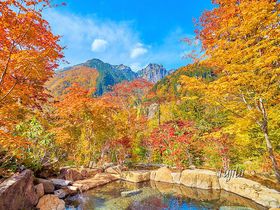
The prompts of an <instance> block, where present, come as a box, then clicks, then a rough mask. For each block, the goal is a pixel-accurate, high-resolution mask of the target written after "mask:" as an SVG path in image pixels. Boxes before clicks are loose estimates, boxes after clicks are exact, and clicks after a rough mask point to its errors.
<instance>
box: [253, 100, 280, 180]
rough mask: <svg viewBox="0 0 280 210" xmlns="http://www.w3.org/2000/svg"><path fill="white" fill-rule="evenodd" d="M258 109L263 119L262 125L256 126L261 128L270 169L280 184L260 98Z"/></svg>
mask: <svg viewBox="0 0 280 210" xmlns="http://www.w3.org/2000/svg"><path fill="white" fill-rule="evenodd" d="M259 108H260V110H261V112H262V116H263V119H262V123H258V124H259V125H260V126H261V129H262V131H263V134H264V138H265V142H266V148H267V151H268V154H269V158H270V160H271V162H272V167H273V170H274V173H275V176H276V179H277V181H278V182H279V183H280V171H279V168H278V165H277V161H276V158H275V156H274V153H273V148H272V144H271V141H270V139H269V136H268V116H267V112H266V108H265V106H264V103H263V100H262V99H261V98H260V99H259Z"/></svg>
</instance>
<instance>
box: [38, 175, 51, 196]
mask: <svg viewBox="0 0 280 210" xmlns="http://www.w3.org/2000/svg"><path fill="white" fill-rule="evenodd" d="M35 183H36V184H43V186H44V192H45V194H50V193H53V192H54V184H53V183H52V182H51V181H50V180H47V179H41V178H36V179H35Z"/></svg>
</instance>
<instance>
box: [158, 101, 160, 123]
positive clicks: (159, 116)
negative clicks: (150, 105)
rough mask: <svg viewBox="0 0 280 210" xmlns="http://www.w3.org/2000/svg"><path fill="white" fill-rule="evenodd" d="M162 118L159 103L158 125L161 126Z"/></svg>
mask: <svg viewBox="0 0 280 210" xmlns="http://www.w3.org/2000/svg"><path fill="white" fill-rule="evenodd" d="M160 117H161V111H160V103H159V104H158V125H160V124H161V119H160Z"/></svg>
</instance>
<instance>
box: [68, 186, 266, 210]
mask: <svg viewBox="0 0 280 210" xmlns="http://www.w3.org/2000/svg"><path fill="white" fill-rule="evenodd" d="M135 189H141V190H142V193H140V194H137V195H134V196H131V197H121V192H122V191H129V190H135ZM66 203H67V204H68V208H67V210H70V209H77V210H92V209H106V210H111V209H112V210H122V209H127V210H163V209H164V210H167V209H191V210H196V209H221V210H237V209H238V210H249V209H260V210H264V209H266V208H264V207H262V206H260V205H258V204H256V203H255V202H253V201H250V200H248V199H246V198H243V197H240V196H238V195H235V194H232V193H229V192H226V191H220V190H201V189H196V188H189V187H185V186H182V185H177V184H169V183H162V182H153V181H151V182H144V183H137V184H136V183H130V182H125V181H116V182H113V183H110V184H107V185H105V186H102V187H97V188H95V189H93V190H90V191H88V192H85V193H83V194H79V195H76V196H73V197H70V198H68V199H67V200H66Z"/></svg>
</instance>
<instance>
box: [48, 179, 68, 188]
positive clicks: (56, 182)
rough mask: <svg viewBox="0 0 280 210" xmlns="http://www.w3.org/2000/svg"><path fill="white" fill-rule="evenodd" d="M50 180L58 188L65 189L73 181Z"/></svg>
mask: <svg viewBox="0 0 280 210" xmlns="http://www.w3.org/2000/svg"><path fill="white" fill-rule="evenodd" d="M49 180H50V181H51V182H52V183H53V184H54V186H58V187H64V186H68V185H70V184H72V182H71V181H69V180H64V179H49Z"/></svg>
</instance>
